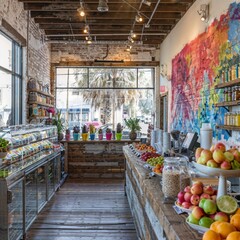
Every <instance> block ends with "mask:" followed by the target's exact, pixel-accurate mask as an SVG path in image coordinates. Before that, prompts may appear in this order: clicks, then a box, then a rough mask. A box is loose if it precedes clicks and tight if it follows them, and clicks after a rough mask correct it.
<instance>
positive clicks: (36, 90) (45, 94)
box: [28, 88, 54, 98]
mask: <svg viewBox="0 0 240 240" xmlns="http://www.w3.org/2000/svg"><path fill="white" fill-rule="evenodd" d="M28 91H29V92H37V93H40V94H42V95H44V96H47V97H51V98H54V96H53V95H52V94H50V93H46V92H43V91H40V90H38V89H36V88H33V89H28Z"/></svg>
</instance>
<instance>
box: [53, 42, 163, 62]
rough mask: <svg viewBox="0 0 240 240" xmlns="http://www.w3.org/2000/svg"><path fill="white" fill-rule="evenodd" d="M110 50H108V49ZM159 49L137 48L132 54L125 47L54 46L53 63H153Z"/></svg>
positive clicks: (55, 44) (57, 44) (92, 45)
mask: <svg viewBox="0 0 240 240" xmlns="http://www.w3.org/2000/svg"><path fill="white" fill-rule="evenodd" d="M107 48H108V49H107ZM158 51H159V49H156V48H155V47H151V46H135V47H134V48H133V49H132V50H131V52H128V51H126V46H124V45H109V47H107V45H106V44H105V45H94V44H91V45H87V44H80V43H79V44H77V43H74V44H70V43H67V44H64V43H54V44H52V57H51V62H52V63H59V62H69V61H93V60H95V59H101V60H102V59H105V60H124V61H152V57H155V60H158V59H156V57H158V56H159V54H158V53H157V52H158Z"/></svg>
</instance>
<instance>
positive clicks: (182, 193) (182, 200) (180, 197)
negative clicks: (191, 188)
mask: <svg viewBox="0 0 240 240" xmlns="http://www.w3.org/2000/svg"><path fill="white" fill-rule="evenodd" d="M184 194H185V192H179V193H178V195H177V197H178V201H179V202H180V203H181V204H182V203H183V202H184V201H185V200H184Z"/></svg>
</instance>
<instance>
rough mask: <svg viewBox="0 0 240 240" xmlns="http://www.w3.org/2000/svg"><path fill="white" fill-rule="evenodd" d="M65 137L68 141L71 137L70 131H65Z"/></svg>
mask: <svg viewBox="0 0 240 240" xmlns="http://www.w3.org/2000/svg"><path fill="white" fill-rule="evenodd" d="M65 139H66V141H70V139H71V135H70V133H67V134H66V135H65Z"/></svg>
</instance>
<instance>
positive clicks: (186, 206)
mask: <svg viewBox="0 0 240 240" xmlns="http://www.w3.org/2000/svg"><path fill="white" fill-rule="evenodd" d="M191 206H192V204H191V203H190V202H183V203H182V207H184V208H187V209H189V208H190V207H191Z"/></svg>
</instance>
